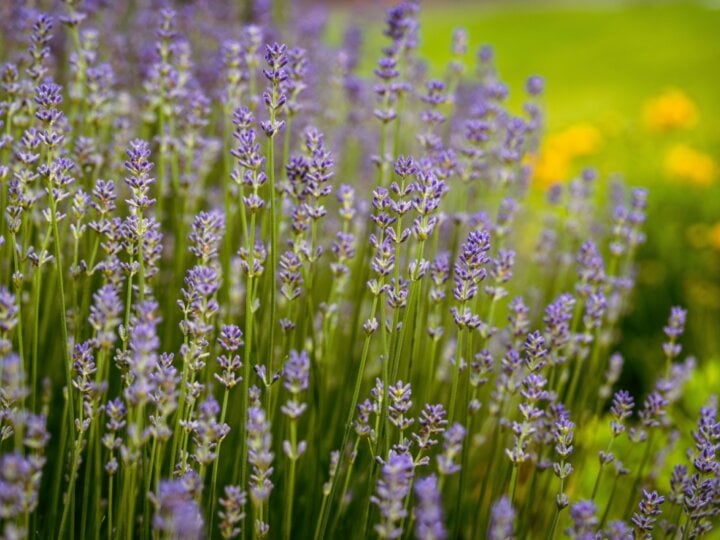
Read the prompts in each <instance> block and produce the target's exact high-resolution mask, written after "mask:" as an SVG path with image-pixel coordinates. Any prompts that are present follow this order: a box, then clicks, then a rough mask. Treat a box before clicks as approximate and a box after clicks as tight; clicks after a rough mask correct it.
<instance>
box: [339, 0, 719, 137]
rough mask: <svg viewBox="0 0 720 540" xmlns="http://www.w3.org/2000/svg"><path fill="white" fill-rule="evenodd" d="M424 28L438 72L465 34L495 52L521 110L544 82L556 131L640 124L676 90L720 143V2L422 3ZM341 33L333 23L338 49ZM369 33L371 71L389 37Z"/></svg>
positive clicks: (374, 27) (427, 53)
mask: <svg viewBox="0 0 720 540" xmlns="http://www.w3.org/2000/svg"><path fill="white" fill-rule="evenodd" d="M339 18H341V19H344V20H347V19H348V18H349V16H348V14H347V12H344V13H343V14H341V15H340V17H339ZM353 19H354V20H356V21H357V20H358V17H357V14H353ZM421 24H422V28H421V53H422V56H424V57H426V58H428V59H429V60H430V62H431V65H430V69H431V71H432V72H433V73H436V74H438V75H439V74H441V73H442V72H443V70H444V69H445V66H446V64H447V61H448V59H449V56H450V54H449V52H450V43H449V42H448V39H449V36H450V35H451V33H452V30H453V29H455V28H458V27H462V28H465V29H466V30H467V31H468V33H469V37H470V51H471V53H470V54H472V55H474V54H475V52H476V51H477V49H478V47H479V46H480V45H482V44H490V45H492V46H493V47H494V48H495V52H496V60H497V65H498V67H499V70H500V73H501V76H502V78H503V80H504V81H506V82H507V83H508V84H509V85H510V87H511V97H512V96H515V102H516V103H517V101H518V100H519V99H520V98H521V97H522V92H521V91H520V90H521V89H522V87H523V84H524V81H525V78H526V77H527V76H528V75H530V74H540V75H543V76H544V77H545V78H546V81H547V87H548V93H547V105H548V119H549V126H550V128H551V129H553V128H556V127H562V126H565V125H568V124H570V123H573V122H577V121H594V122H607V121H613V122H617V121H618V119H622V118H624V119H625V120H627V121H630V122H634V121H636V120H637V118H638V116H639V111H640V110H641V107H642V104H643V102H644V101H645V99H646V98H647V97H649V96H651V95H654V94H656V93H658V92H659V91H661V90H663V89H665V88H667V87H670V86H674V87H679V88H681V89H683V90H684V91H685V92H687V93H688V94H689V95H690V96H691V97H692V98H693V99H694V100H695V101H696V102H697V103H698V105H699V107H700V111H701V115H702V117H701V122H700V125H699V126H698V134H702V136H703V137H707V138H709V139H711V140H713V141H714V142H717V141H720V119H719V118H720V2H715V3H714V7H713V3H712V2H710V1H706V2H702V3H701V2H650V1H648V2H621V1H616V2H613V1H604V2H594V1H587V0H585V1H579V2H564V3H563V2H554V1H547V2H545V1H541V0H537V1H526V2H516V1H505V2H501V1H491V2H472V1H458V2H453V1H436V2H424V3H423V8H422V10H421ZM341 26H342V25H337V24H331V32H332V34H333V38H334V39H333V41H336V39H337V34H336V32H338V31H340V27H341ZM365 27H366V28H369V29H370V32H369V33H368V34H366V35H367V36H368V37H367V43H366V47H365V61H366V64H365V69H366V70H370V69H371V68H372V66H373V65H374V62H375V59H376V58H377V54H378V51H379V49H380V47H381V46H382V45H383V44H384V38H383V37H382V35H381V26H380V24H378V21H377V20H375V21H373V24H370V25H366V26H365Z"/></svg>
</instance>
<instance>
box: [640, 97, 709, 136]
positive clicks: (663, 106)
mask: <svg viewBox="0 0 720 540" xmlns="http://www.w3.org/2000/svg"><path fill="white" fill-rule="evenodd" d="M643 120H644V122H645V125H646V126H647V127H648V128H649V129H651V130H652V131H672V130H674V129H688V128H691V127H693V126H694V125H695V124H697V121H698V109H697V106H696V105H695V102H694V101H693V100H692V99H690V98H689V97H688V96H687V94H685V93H684V92H682V91H681V90H678V89H675V88H670V89H668V90H666V91H665V92H663V93H662V94H660V95H659V96H656V97H654V98H651V99H649V100H648V101H647V102H646V103H645V107H644V109H643Z"/></svg>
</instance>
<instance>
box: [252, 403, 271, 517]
mask: <svg viewBox="0 0 720 540" xmlns="http://www.w3.org/2000/svg"><path fill="white" fill-rule="evenodd" d="M246 429H247V441H248V443H247V444H248V461H249V462H250V464H251V465H252V474H251V475H250V498H251V500H252V502H253V504H254V505H258V504H261V503H263V502H264V501H267V500H268V499H269V497H270V492H271V491H272V488H273V483H272V482H271V481H270V477H271V476H272V473H273V467H272V462H273V459H274V458H275V454H273V452H272V433H271V432H270V422H269V421H268V419H267V416H266V414H265V411H264V410H263V409H261V408H259V407H250V410H249V411H248V421H247V427H246Z"/></svg>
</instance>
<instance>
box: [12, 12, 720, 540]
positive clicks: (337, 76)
mask: <svg viewBox="0 0 720 540" xmlns="http://www.w3.org/2000/svg"><path fill="white" fill-rule="evenodd" d="M422 9H424V8H422V7H421V6H420V4H419V3H418V2H416V1H413V0H410V1H406V2H401V3H397V4H394V5H391V7H389V8H388V9H386V10H384V9H383V8H380V7H368V8H366V12H365V14H364V16H363V18H362V21H361V22H362V24H360V25H354V24H353V23H352V20H351V19H352V18H350V19H348V18H347V17H343V18H342V23H341V22H340V18H336V17H335V13H334V12H330V11H328V8H324V7H322V6H319V7H318V6H313V8H312V9H310V8H307V9H306V8H305V7H304V4H303V6H300V5H299V4H298V5H294V4H293V3H292V2H277V3H276V4H275V5H272V4H271V3H267V2H254V3H253V2H239V3H226V2H222V1H210V0H206V1H203V2H182V1H177V2H164V3H163V2H155V1H152V0H135V1H133V2H127V3H126V2H105V1H102V0H86V1H85V2H82V1H80V0H64V1H63V2H54V1H48V2H42V1H40V2H25V1H22V0H10V1H9V2H8V3H5V4H2V5H0V209H1V216H0V218H1V219H0V383H1V386H0V534H1V535H2V538H5V539H8V540H10V539H25V538H28V539H31V538H53V539H54V538H80V539H83V540H85V539H95V538H126V539H130V538H142V539H150V538H152V539H171V538H172V539H175V538H177V539H205V538H207V539H210V538H244V539H260V538H283V539H286V538H287V539H289V538H313V539H324V538H328V539H335V538H348V539H349V538H392V539H395V538H408V539H409V538H418V539H422V540H429V539H436V540H441V539H446V538H452V539H456V538H462V539H480V538H489V539H497V540H499V539H512V538H518V539H524V538H533V539H534V538H539V539H555V538H573V539H608V540H609V539H618V540H619V539H634V538H675V539H682V540H685V539H691V538H718V537H719V536H718V534H720V533H718V530H719V529H718V525H720V523H719V521H720V517H719V516H720V455H719V454H720V420H719V419H718V411H717V409H718V403H717V397H716V395H715V394H714V393H713V392H717V391H718V390H719V389H720V388H718V387H713V384H712V380H711V378H709V377H708V375H707V374H708V373H710V372H709V371H707V368H706V366H708V365H712V358H698V359H696V358H695V357H693V356H691V355H688V354H686V352H685V349H686V347H685V348H684V345H685V341H684V340H685V339H686V338H685V337H684V333H685V327H686V326H690V325H691V323H692V321H693V316H692V314H688V310H687V309H686V308H690V310H692V309H693V306H685V305H672V303H670V301H669V298H666V297H664V296H662V295H661V296H660V297H659V298H658V297H657V295H655V296H654V298H653V302H654V304H653V305H657V304H660V305H662V306H663V312H662V315H661V316H662V320H663V321H664V322H662V323H660V324H658V325H657V328H656V329H655V331H656V332H658V333H661V335H662V339H659V340H657V342H655V341H654V340H652V339H640V338H639V337H638V336H644V334H643V332H649V330H648V329H647V328H643V330H642V331H641V332H638V333H637V334H636V335H633V332H632V328H633V324H637V323H636V322H628V321H629V320H632V314H633V313H634V312H635V313H637V311H636V310H637V309H638V306H642V305H643V304H644V300H643V295H647V294H648V293H647V289H643V288H642V287H641V288H638V287H637V284H638V283H640V284H642V283H643V279H644V278H643V276H644V274H643V272H644V271H645V269H646V268H647V267H648V266H649V265H647V264H645V263H642V261H643V260H644V259H641V258H642V257H644V256H645V255H643V252H642V250H643V249H645V248H644V246H647V245H651V246H657V245H658V244H657V240H655V237H654V236H653V235H656V234H657V235H660V234H661V233H662V231H661V230H660V229H658V228H657V227H648V226H647V225H648V223H647V222H648V205H649V201H650V200H651V199H652V197H653V186H652V185H650V184H652V181H648V182H646V180H652V175H650V174H648V175H642V174H639V175H636V176H635V177H633V176H630V175H628V177H627V178H628V180H627V181H626V180H623V179H622V178H621V177H620V176H609V175H607V174H606V173H605V172H604V170H598V169H596V168H593V167H591V166H589V164H587V163H585V161H589V160H590V159H589V158H591V157H592V155H593V154H592V152H590V153H586V154H582V153H581V152H579V151H578V150H577V147H578V142H577V141H578V140H581V141H585V142H586V143H587V140H588V137H590V135H588V133H590V132H589V131H588V130H587V129H585V131H582V129H581V130H579V131H578V129H575V131H574V132H573V135H572V136H570V135H567V134H566V135H565V139H562V141H561V139H560V138H559V137H560V136H559V135H558V134H557V133H555V131H551V132H549V130H548V122H547V118H546V117H547V106H546V105H547V102H548V100H549V99H550V98H549V97H548V96H547V95H546V93H548V92H551V90H552V89H551V88H547V89H546V86H547V85H546V79H545V78H544V77H543V74H542V73H527V77H526V78H525V80H524V81H523V83H522V84H519V85H518V84H516V85H514V86H509V85H507V84H505V83H504V82H503V79H502V76H501V75H502V74H501V72H500V71H499V69H498V63H497V62H496V55H502V50H495V49H493V48H492V47H491V46H480V47H476V46H475V45H473V46H470V44H471V43H473V44H475V43H476V42H477V39H478V37H477V36H474V37H473V36H470V35H469V34H468V33H467V32H466V31H465V30H464V29H462V28H460V27H458V28H456V29H455V30H453V31H451V32H448V35H447V36H445V42H444V44H443V45H442V46H443V47H445V49H446V50H447V51H448V52H447V54H446V58H447V61H446V62H444V63H443V65H441V66H438V65H437V62H435V63H434V64H432V65H430V64H429V63H428V61H427V59H426V58H425V57H424V55H423V52H422V51H423V50H424V49H426V47H424V46H422V45H421V44H422V43H423V36H424V35H425V26H423V24H426V23H427V19H425V18H424V17H423V16H422ZM432 9H435V10H436V9H438V7H437V5H434V6H433V7H432ZM421 21H423V24H421ZM460 22H462V21H460ZM328 25H334V26H333V27H332V28H331V29H330V30H331V31H330V33H331V34H334V35H336V36H339V37H338V39H327V35H328ZM340 26H342V28H340V31H338V29H339V27H340ZM470 26H471V25H470ZM380 35H382V38H378V36H380ZM368 36H374V37H370V38H369V39H368ZM480 39H482V36H481V37H480ZM367 58H372V59H373V61H372V66H371V68H367V67H366V64H367ZM564 91H567V89H566V90H564ZM511 95H512V98H511V97H510V96H511ZM661 97H662V96H661ZM671 97H672V96H671ZM681 98H682V96H681V97H678V95H677V94H676V95H674V97H673V99H675V101H674V102H672V103H671V108H672V107H675V109H672V110H671V112H674V111H676V110H677V108H678V107H681V106H682V105H683V103H685V102H682V99H681ZM657 99H660V98H657ZM664 99H670V98H667V97H664ZM663 103H664V102H662V103H661V104H660V105H657V104H656V105H655V107H656V109H657V110H660V113H663V112H664V109H662V106H663ZM678 103H680V105H678ZM683 110H685V111H687V110H691V109H688V106H687V104H686V103H685V109H683ZM691 111H692V110H691ZM660 113H654V112H653V111H652V110H651V112H650V113H649V118H650V121H653V120H654V121H656V122H657V118H660V119H661V120H663V119H665V118H667V117H668V116H667V115H666V116H662V115H661V114H660ZM653 114H654V115H655V116H653ZM687 114H689V113H686V116H685V117H683V118H680V120H681V121H682V120H683V119H685V120H687V118H688V116H687ZM671 116H672V115H671ZM672 118H675V119H676V120H675V121H677V115H676V116H672ZM663 121H665V120H663ZM663 126H664V124H663ZM663 126H661V127H663ZM573 137H574V138H573ZM549 141H550V142H549ZM558 141H560V142H562V143H563V144H565V146H562V149H563V151H565V152H569V150H567V148H568V147H569V146H571V143H572V144H574V145H575V146H572V148H574V149H575V150H573V151H575V152H576V154H573V155H572V156H571V157H572V158H573V159H575V158H576V157H577V156H580V158H583V159H577V160H575V161H574V162H573V163H572V164H573V165H575V167H570V165H569V164H568V167H566V168H561V167H559V166H558V164H557V163H558V162H557V161H555V162H552V161H548V160H549V159H551V158H552V157H553V156H554V158H555V159H556V160H557V159H558V158H557V155H555V154H552V152H556V153H557V152H558V151H559V150H558V148H561V146H560V142H558ZM568 141H570V142H569V143H568ZM548 149H549V150H548ZM691 151H692V149H691ZM548 152H550V154H549V153H548ZM697 154H698V152H695V154H692V152H690V153H689V152H688V151H687V150H685V153H684V154H682V153H681V154H679V157H677V158H676V162H673V163H671V165H674V166H675V167H676V169H674V170H675V171H676V172H677V171H678V170H679V171H680V173H683V174H688V173H687V167H685V169H683V168H682V167H683V166H685V165H687V163H695V164H696V165H695V166H694V168H692V169H691V170H690V173H689V174H690V175H691V178H695V179H697V178H698V174H699V173H698V170H700V173H702V172H703V171H704V169H702V167H701V165H702V164H706V163H707V162H704V161H702V159H701V158H702V155H700V157H698V155H697ZM548 156H550V157H548ZM566 157H567V156H566ZM584 158H588V159H587V160H585V161H584ZM568 159H570V158H568ZM693 159H694V160H695V161H692V160H693ZM698 160H699V161H698ZM697 163H700V165H697ZM578 164H582V167H577V165H578ZM563 165H564V163H563ZM698 167H700V168H698ZM548 171H549V172H548ZM713 171H714V169H713ZM631 172H634V171H631ZM711 172H712V171H711ZM678 174H679V173H678ZM713 174H714V173H713ZM692 175H694V176H692ZM703 178H704V177H700V180H701V181H702V180H703ZM713 181H714V177H711V180H709V182H711V183H712V182H713ZM648 188H650V189H648ZM664 192H665V193H666V196H667V193H668V192H667V190H664ZM663 219H664V220H665V221H666V222H672V219H674V216H673V215H668V216H664V217H663ZM719 231H720V229H719ZM718 234H719V235H720V232H719V233H718ZM719 238H720V236H719ZM718 243H719V245H720V240H719V241H718ZM676 247H677V244H676ZM652 253H653V254H654V255H653V256H654V257H656V258H659V259H660V260H662V257H663V256H664V253H666V251H663V250H662V249H657V250H654V251H653V252H652ZM676 258H679V256H677V257H676ZM641 263H642V264H641ZM668 265H669V266H668V268H670V267H671V262H668ZM706 279H708V280H712V276H711V275H709V274H708V276H707V277H706ZM640 311H641V312H642V309H640ZM688 330H689V332H692V330H691V329H690V328H688ZM692 335H693V336H694V338H693V339H694V340H695V341H697V342H700V341H702V339H701V338H698V336H702V333H701V332H700V333H696V334H692ZM628 340H631V341H630V342H631V343H633V344H634V345H633V346H632V347H631V348H629V349H628V348H626V346H625V344H627V343H628ZM633 340H634V341H633ZM627 350H630V351H632V354H631V355H629V356H628V355H627V354H626V355H625V356H628V357H627V358H625V357H624V355H623V354H622V353H621V351H627ZM626 365H627V367H628V368H629V369H630V371H631V372H632V373H638V372H641V374H642V377H640V379H641V380H637V378H635V379H633V378H628V377H624V376H623V374H624V373H627V369H625V371H624V368H625V366H626Z"/></svg>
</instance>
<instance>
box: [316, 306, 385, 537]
mask: <svg viewBox="0 0 720 540" xmlns="http://www.w3.org/2000/svg"><path fill="white" fill-rule="evenodd" d="M377 307H378V296H375V297H374V298H373V305H372V308H371V310H370V318H371V319H372V318H373V317H375V313H376V312H377ZM371 336H372V334H368V335H367V336H366V337H365V342H364V343H363V351H362V356H361V357H360V366H359V367H358V373H357V376H356V378H355V388H354V389H353V394H352V399H351V400H350V409H349V410H348V417H347V420H346V421H345V432H344V433H343V438H342V443H341V445H340V456H339V458H338V470H340V467H341V464H342V461H343V456H344V454H345V448H346V447H347V444H348V440H349V439H350V432H351V431H352V421H353V418H354V417H355V409H356V408H357V403H358V399H359V398H360V387H361V386H362V382H363V375H364V374H365V365H366V364H367V358H368V353H369V352H370V338H371ZM330 485H331V487H330V496H329V497H330V500H329V502H328V505H327V507H326V512H325V513H323V514H321V515H320V517H319V523H320V527H319V529H317V528H316V530H315V540H318V539H319V538H325V529H326V528H327V519H328V513H329V510H330V507H331V506H332V501H333V499H334V496H335V491H336V490H337V474H336V475H335V476H334V477H333V479H332V480H331V482H330Z"/></svg>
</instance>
